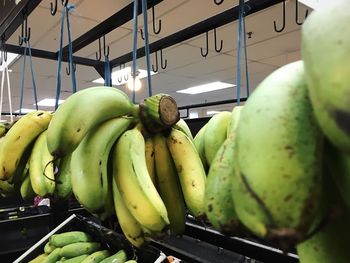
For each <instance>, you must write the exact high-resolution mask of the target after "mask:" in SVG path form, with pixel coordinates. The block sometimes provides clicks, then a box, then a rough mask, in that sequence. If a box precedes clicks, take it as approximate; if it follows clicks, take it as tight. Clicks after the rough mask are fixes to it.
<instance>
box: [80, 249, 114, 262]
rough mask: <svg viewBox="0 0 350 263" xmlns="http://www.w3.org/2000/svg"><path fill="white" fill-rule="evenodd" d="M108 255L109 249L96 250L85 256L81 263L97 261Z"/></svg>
mask: <svg viewBox="0 0 350 263" xmlns="http://www.w3.org/2000/svg"><path fill="white" fill-rule="evenodd" d="M110 255H111V252H110V251H109V250H100V251H96V252H94V253H92V254H91V255H89V256H88V257H86V258H85V259H84V260H83V261H82V262H81V263H99V262H101V261H102V260H104V259H105V258H107V257H109V256H110Z"/></svg>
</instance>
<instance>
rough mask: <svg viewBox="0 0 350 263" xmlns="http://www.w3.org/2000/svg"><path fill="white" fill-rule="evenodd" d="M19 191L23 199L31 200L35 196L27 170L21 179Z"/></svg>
mask: <svg viewBox="0 0 350 263" xmlns="http://www.w3.org/2000/svg"><path fill="white" fill-rule="evenodd" d="M20 193H21V196H22V199H23V200H25V201H32V200H33V199H34V197H35V196H36V194H35V192H34V190H33V187H32V183H31V182H30V176H29V172H27V175H26V177H25V178H24V180H23V181H22V184H21V188H20Z"/></svg>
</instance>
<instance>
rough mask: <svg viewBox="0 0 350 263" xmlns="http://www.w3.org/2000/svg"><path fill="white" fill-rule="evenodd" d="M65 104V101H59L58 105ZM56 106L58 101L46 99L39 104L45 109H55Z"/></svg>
mask: <svg viewBox="0 0 350 263" xmlns="http://www.w3.org/2000/svg"><path fill="white" fill-rule="evenodd" d="M63 102H64V100H58V105H60V104H62V103H63ZM33 105H35V104H33ZM55 105H56V99H50V98H46V99H43V100H41V101H39V102H38V106H43V107H54V106H55Z"/></svg>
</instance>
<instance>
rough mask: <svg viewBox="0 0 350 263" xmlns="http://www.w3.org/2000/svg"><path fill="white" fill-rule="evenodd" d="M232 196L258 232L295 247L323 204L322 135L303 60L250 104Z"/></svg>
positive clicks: (269, 81) (279, 73) (275, 76)
mask: <svg viewBox="0 0 350 263" xmlns="http://www.w3.org/2000/svg"><path fill="white" fill-rule="evenodd" d="M235 147H236V148H235V151H237V152H236V154H235V165H236V168H235V169H236V176H235V177H234V179H233V180H232V183H233V191H232V192H233V199H234V206H235V210H236V213H237V215H238V217H239V219H240V221H241V222H242V223H243V224H244V225H245V226H246V227H247V228H248V229H250V230H251V231H252V232H253V233H255V234H257V235H259V236H261V237H266V238H268V239H273V240H275V241H276V242H279V241H280V245H282V243H283V245H285V246H290V245H295V242H298V241H299V240H300V239H302V238H303V237H304V235H305V234H306V231H308V228H309V227H310V224H311V222H312V220H313V218H314V216H315V213H316V211H317V209H318V207H319V204H320V195H321V190H322V165H321V164H322V152H323V136H322V134H321V132H320V129H319V127H318V124H317V122H316V119H315V117H314V115H313V111H312V107H311V104H310V101H309V98H308V91H307V87H306V83H305V74H304V66H303V62H302V61H298V62H294V63H291V64H288V65H286V66H284V67H282V68H280V69H278V70H276V71H275V72H273V73H272V74H271V75H270V76H268V77H267V78H266V79H265V80H264V81H263V82H262V83H261V84H260V85H259V86H258V87H257V89H256V90H255V91H254V93H253V94H252V95H251V96H250V98H249V100H248V101H247V103H246V104H245V106H244V108H243V110H242V113H241V118H240V122H239V124H238V128H237V135H236V145H235Z"/></svg>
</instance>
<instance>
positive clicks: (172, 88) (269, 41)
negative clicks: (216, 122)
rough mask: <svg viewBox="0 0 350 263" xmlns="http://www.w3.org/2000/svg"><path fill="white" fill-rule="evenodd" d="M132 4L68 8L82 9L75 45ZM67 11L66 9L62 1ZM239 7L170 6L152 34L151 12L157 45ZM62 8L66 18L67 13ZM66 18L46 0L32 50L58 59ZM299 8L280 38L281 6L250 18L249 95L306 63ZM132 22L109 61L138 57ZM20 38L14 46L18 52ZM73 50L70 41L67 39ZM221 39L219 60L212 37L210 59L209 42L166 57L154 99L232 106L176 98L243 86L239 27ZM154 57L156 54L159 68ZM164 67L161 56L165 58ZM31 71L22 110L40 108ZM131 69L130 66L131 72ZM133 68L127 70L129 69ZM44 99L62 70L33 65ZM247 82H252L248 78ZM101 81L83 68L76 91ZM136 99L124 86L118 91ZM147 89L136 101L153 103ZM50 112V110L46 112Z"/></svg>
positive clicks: (202, 1)
mask: <svg viewBox="0 0 350 263" xmlns="http://www.w3.org/2000/svg"><path fill="white" fill-rule="evenodd" d="M131 2H132V1H131V0H119V1H115V0H102V1H93V0H76V1H69V3H73V4H75V6H76V10H75V11H73V12H72V15H71V32H72V38H73V39H76V38H77V37H79V36H80V35H82V34H83V33H85V32H86V31H88V30H89V29H91V28H93V27H94V26H96V25H97V24H99V23H100V22H102V21H103V20H105V19H106V18H108V17H110V16H111V15H112V14H114V13H116V12H117V11H118V10H120V9H121V8H123V7H125V6H127V5H128V4H130V3H131ZM59 3H60V1H59ZM237 4H238V0H225V1H224V3H223V4H222V5H220V6H217V5H215V4H214V2H213V0H171V1H170V0H164V1H163V2H161V3H160V4H158V5H157V6H156V7H155V15H156V20H157V21H158V20H159V19H161V20H162V30H161V32H160V34H159V35H155V34H154V33H153V32H152V15H151V12H150V11H149V16H148V18H149V29H150V42H153V41H156V40H158V39H160V38H163V37H165V36H168V35H170V34H172V33H175V32H177V31H179V30H181V29H183V28H186V27H188V26H190V25H193V24H195V23H197V22H200V21H202V20H204V19H206V18H208V17H211V16H213V15H215V14H218V13H221V12H223V11H225V10H227V9H229V8H232V7H233V6H236V5H237ZM60 8H61V7H59V11H61V9H60ZM300 8H301V10H299V11H300V14H304V11H305V7H304V6H303V5H302V4H300ZM60 17H61V15H60V13H59V12H57V14H56V16H51V15H50V1H49V0H43V1H42V3H41V4H40V6H39V7H38V8H36V9H35V10H34V11H33V13H32V14H31V15H30V16H29V18H28V25H29V26H30V27H31V45H32V47H33V48H38V49H44V50H49V51H54V52H56V51H57V49H58V47H59V34H60ZM294 17H295V2H294V1H291V0H290V1H287V17H286V19H287V21H286V28H285V30H284V31H283V32H282V33H276V32H275V31H274V27H273V21H274V20H276V22H277V24H278V25H280V23H282V4H278V5H276V6H274V7H271V8H269V9H266V10H264V11H261V12H259V13H256V14H253V15H250V16H248V17H247V18H246V31H247V32H252V35H251V38H247V52H248V66H249V82H250V90H251V91H252V90H254V88H255V87H256V86H257V85H258V84H259V83H260V82H261V81H262V80H263V79H264V78H265V77H266V76H267V75H268V74H270V73H271V72H272V71H274V70H275V69H277V68H278V67H280V66H282V65H284V64H286V63H289V62H292V61H295V60H298V59H300V26H298V25H297V24H296V23H295V21H294ZM132 25H133V24H132V21H130V22H128V23H126V24H124V25H123V26H122V27H120V28H117V29H115V30H114V31H112V32H111V33H109V34H108V35H106V43H107V44H108V45H109V46H110V57H111V58H115V57H119V56H121V55H124V54H126V53H129V52H130V51H131V46H132ZM141 27H142V17H141V16H139V28H141ZM19 33H20V32H19V30H17V32H16V33H14V34H13V36H12V37H11V38H10V39H9V41H8V43H10V44H18V35H19ZM64 37H65V39H64V43H65V44H67V35H65V36H64ZM217 38H218V41H219V40H221V39H222V40H223V49H222V51H221V52H220V53H217V52H216V51H215V49H214V42H213V41H214V36H213V32H209V54H208V56H207V57H206V58H203V57H202V56H201V52H200V48H201V47H204V46H205V34H203V35H201V36H198V37H195V38H193V39H190V40H188V41H185V42H182V43H181V44H177V45H175V46H172V47H169V48H166V49H164V50H163V57H164V59H167V62H168V63H167V64H168V65H167V68H166V69H165V70H162V69H160V71H159V73H158V74H156V75H153V76H152V87H153V93H158V92H164V93H168V94H170V95H172V96H173V97H174V98H175V99H176V101H177V103H178V105H179V106H183V105H191V104H198V103H205V102H212V101H220V100H227V99H233V98H235V97H236V89H235V88H228V89H224V90H219V91H214V92H208V93H202V94H198V95H188V94H180V93H177V92H176V91H177V90H179V89H184V88H188V87H191V86H195V85H200V84H205V83H207V82H211V81H223V82H229V83H234V84H235V83H236V79H237V77H236V70H237V23H230V24H227V25H226V26H223V27H220V28H218V29H217ZM142 46H143V40H142V39H141V37H139V38H138V47H142ZM97 49H98V44H97V42H94V43H92V44H91V45H89V46H87V47H85V48H84V49H82V50H80V51H78V52H77V53H75V55H77V56H82V57H88V58H91V59H95V52H96V51H97ZM154 59H155V58H154V54H151V60H152V63H154ZM158 59H159V56H158ZM28 65H29V64H27V71H26V75H25V77H26V81H25V91H24V95H25V97H24V104H23V108H34V106H33V103H34V96H33V89H32V85H31V79H30V73H29V67H28ZM128 65H130V63H129V64H128ZM128 65H127V66H128ZM138 66H139V68H141V69H145V59H144V58H142V59H139V60H138ZM22 67H23V58H22V57H19V58H18V59H17V60H16V61H15V62H14V63H13V64H12V65H11V67H10V68H11V69H12V72H11V73H10V78H11V90H12V104H13V108H14V109H15V110H16V109H18V108H19V97H20V96H19V94H20V83H21V76H22ZM65 67H66V63H63V66H62V90H63V92H62V94H61V98H63V99H64V98H66V97H68V96H69V95H70V94H71V86H72V85H71V80H70V77H69V76H67V75H66V73H65ZM33 68H34V71H35V78H36V85H37V89H38V99H39V100H41V99H44V98H54V97H55V89H56V79H57V62H56V61H51V60H44V59H37V58H34V59H33ZM243 75H245V73H244V71H243ZM99 77H100V76H99V74H98V73H97V72H96V71H95V69H94V68H92V67H86V66H80V65H78V66H77V70H76V78H77V88H78V90H79V89H84V88H87V87H91V86H96V84H94V83H92V80H94V79H97V78H99ZM242 83H243V86H242V94H241V96H242V97H244V96H245V83H246V82H245V78H244V76H242ZM119 88H121V89H122V90H124V91H126V92H127V93H128V94H129V95H130V96H131V94H130V92H129V91H128V90H127V89H126V87H125V86H119ZM147 90H148V89H147V84H146V82H145V81H143V88H142V90H141V91H139V92H137V94H136V100H137V101H140V100H141V99H142V98H144V97H146V96H147V95H148V92H147ZM4 103H5V104H4V109H5V111H7V110H8V109H9V106H8V101H7V94H6V93H5V98H4ZM212 108H215V109H220V110H223V109H227V110H229V109H230V108H232V105H225V106H216V107H210V109H212ZM43 109H49V108H43ZM193 111H195V112H197V113H198V116H199V117H201V116H204V115H205V114H206V111H207V108H202V109H195V110H193Z"/></svg>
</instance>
